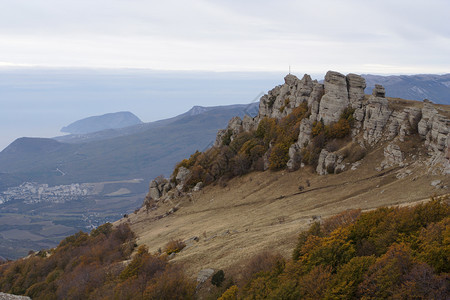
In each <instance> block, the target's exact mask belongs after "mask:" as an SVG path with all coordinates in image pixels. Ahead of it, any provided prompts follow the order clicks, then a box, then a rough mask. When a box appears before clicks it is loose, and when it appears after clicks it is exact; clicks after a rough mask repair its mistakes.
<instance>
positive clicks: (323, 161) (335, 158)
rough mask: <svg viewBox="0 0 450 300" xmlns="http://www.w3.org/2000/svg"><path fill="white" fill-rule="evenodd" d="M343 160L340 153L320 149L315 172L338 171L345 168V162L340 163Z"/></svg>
mask: <svg viewBox="0 0 450 300" xmlns="http://www.w3.org/2000/svg"><path fill="white" fill-rule="evenodd" d="M343 160H344V158H343V157H342V156H341V155H337V154H336V153H334V152H328V151H327V150H325V149H322V151H321V152H320V155H319V162H318V164H317V168H316V172H317V174H319V175H326V174H333V173H340V172H342V171H343V170H344V169H345V164H343V163H342V161H343Z"/></svg>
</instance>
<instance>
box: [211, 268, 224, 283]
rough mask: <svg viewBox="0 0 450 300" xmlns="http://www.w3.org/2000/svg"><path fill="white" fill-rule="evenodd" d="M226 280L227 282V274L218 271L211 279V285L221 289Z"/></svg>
mask: <svg viewBox="0 0 450 300" xmlns="http://www.w3.org/2000/svg"><path fill="white" fill-rule="evenodd" d="M224 280H225V272H224V271H223V270H219V271H217V272H216V273H214V275H213V276H212V277H211V283H212V284H213V285H215V286H217V287H220V286H221V285H222V282H223V281H224Z"/></svg>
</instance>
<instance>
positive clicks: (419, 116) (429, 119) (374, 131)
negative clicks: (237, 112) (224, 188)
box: [215, 71, 450, 174]
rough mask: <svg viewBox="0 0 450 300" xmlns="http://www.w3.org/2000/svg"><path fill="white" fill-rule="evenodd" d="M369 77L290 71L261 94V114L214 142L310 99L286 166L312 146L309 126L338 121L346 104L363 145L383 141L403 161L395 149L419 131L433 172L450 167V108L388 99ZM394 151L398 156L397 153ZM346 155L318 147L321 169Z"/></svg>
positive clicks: (232, 125) (233, 123)
mask: <svg viewBox="0 0 450 300" xmlns="http://www.w3.org/2000/svg"><path fill="white" fill-rule="evenodd" d="M365 88H366V82H365V79H364V78H363V77H361V76H359V75H356V74H348V75H346V76H345V75H343V74H340V73H338V72H334V71H329V72H328V73H327V74H326V76H325V81H324V83H323V84H322V83H319V82H317V81H315V80H311V77H310V76H309V75H304V76H303V78H302V79H298V78H297V77H296V76H294V75H292V74H289V75H287V76H286V77H285V78H284V84H283V85H279V86H277V87H275V88H273V89H272V90H270V91H269V92H268V93H267V94H266V95H264V96H262V97H261V99H260V105H259V114H258V115H257V116H256V117H255V118H250V117H248V116H246V117H244V119H242V120H241V119H240V118H233V119H231V120H230V122H229V124H228V127H227V128H226V129H224V130H220V131H219V132H218V135H217V139H216V143H215V146H220V145H221V143H222V138H223V136H224V134H226V133H227V132H232V136H231V139H233V137H234V136H236V135H237V134H239V133H241V132H243V131H249V130H252V129H255V128H257V126H258V124H259V122H260V121H261V120H262V119H263V118H265V117H269V118H276V119H281V118H283V117H285V116H287V115H288V114H290V113H291V112H292V110H293V109H294V108H295V107H298V106H299V105H300V104H302V103H304V102H306V103H307V105H308V109H309V110H310V115H309V118H306V119H303V120H302V122H301V124H300V128H299V130H300V133H299V136H298V141H297V142H296V143H295V144H292V145H291V148H290V149H289V156H290V160H289V161H288V163H287V167H288V168H293V166H294V163H293V161H294V158H295V157H296V156H298V155H300V153H301V150H302V149H303V148H305V147H307V146H308V143H309V142H310V140H311V131H312V127H313V124H314V123H315V122H323V124H324V125H329V124H333V123H335V122H337V121H338V120H339V118H340V115H341V114H342V112H343V111H344V110H345V109H346V108H352V109H353V111H354V112H353V118H354V120H355V123H354V124H353V128H352V133H351V134H352V138H353V142H354V143H355V144H358V145H360V146H361V147H362V148H365V149H367V148H371V147H374V146H375V145H377V144H379V143H383V144H385V149H386V151H385V153H386V161H390V162H399V161H400V157H401V156H402V154H401V152H402V151H401V150H398V151H400V152H398V151H397V152H398V153H396V154H395V155H394V154H393V153H392V150H393V149H399V147H398V145H399V144H400V143H402V142H404V139H405V136H413V135H416V134H418V135H419V136H420V138H421V139H422V141H423V146H424V147H425V148H426V150H427V151H428V155H429V156H428V159H427V161H426V162H425V165H426V166H428V167H431V169H432V171H433V172H442V173H445V174H449V173H450V167H449V159H450V153H449V143H450V133H449V125H450V119H449V116H448V112H447V111H446V110H441V109H440V106H438V105H435V104H433V103H432V102H430V101H428V100H424V101H423V102H422V103H421V102H415V101H406V100H403V101H402V100H399V99H387V98H386V97H385V89H384V88H383V87H382V86H381V85H375V88H374V89H373V92H372V95H370V96H369V95H365V94H364V89H365ZM394 156H395V158H394ZM342 162H343V157H342V156H341V155H339V154H338V153H334V152H330V151H328V150H325V149H323V150H322V152H321V153H320V157H319V163H318V166H317V172H318V173H319V174H326V173H327V169H328V170H331V169H333V170H334V171H335V172H340V171H343V170H344V169H345V168H346V166H345V165H342Z"/></svg>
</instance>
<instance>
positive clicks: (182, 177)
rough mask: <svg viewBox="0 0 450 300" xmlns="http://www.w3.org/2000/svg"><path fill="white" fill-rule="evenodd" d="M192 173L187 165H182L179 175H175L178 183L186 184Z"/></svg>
mask: <svg viewBox="0 0 450 300" xmlns="http://www.w3.org/2000/svg"><path fill="white" fill-rule="evenodd" d="M190 175H191V171H189V169H187V168H185V167H180V168H179V169H178V173H177V176H176V177H175V179H176V181H177V183H178V184H180V183H181V184H185V183H186V181H187V180H188V179H189V176H190Z"/></svg>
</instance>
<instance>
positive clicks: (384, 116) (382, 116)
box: [363, 86, 392, 145]
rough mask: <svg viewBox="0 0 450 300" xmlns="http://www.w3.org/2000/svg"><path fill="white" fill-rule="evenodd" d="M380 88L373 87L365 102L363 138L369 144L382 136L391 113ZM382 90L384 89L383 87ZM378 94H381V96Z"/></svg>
mask: <svg viewBox="0 0 450 300" xmlns="http://www.w3.org/2000/svg"><path fill="white" fill-rule="evenodd" d="M375 90H377V91H375ZM380 90H381V88H380V86H378V87H375V89H374V92H373V94H372V96H370V98H369V100H368V102H367V106H366V111H365V113H364V115H365V117H364V125H363V130H364V139H365V140H366V141H367V142H368V143H369V144H370V145H373V144H375V143H377V142H378V141H379V140H380V139H381V138H382V136H383V130H384V127H385V126H386V124H387V122H388V120H389V117H390V116H391V113H392V111H391V110H390V109H389V106H388V101H387V99H386V98H384V92H383V93H382V92H380ZM382 90H383V91H384V88H383V89H382ZM375 95H377V96H375ZM380 95H383V97H381V96H380Z"/></svg>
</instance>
